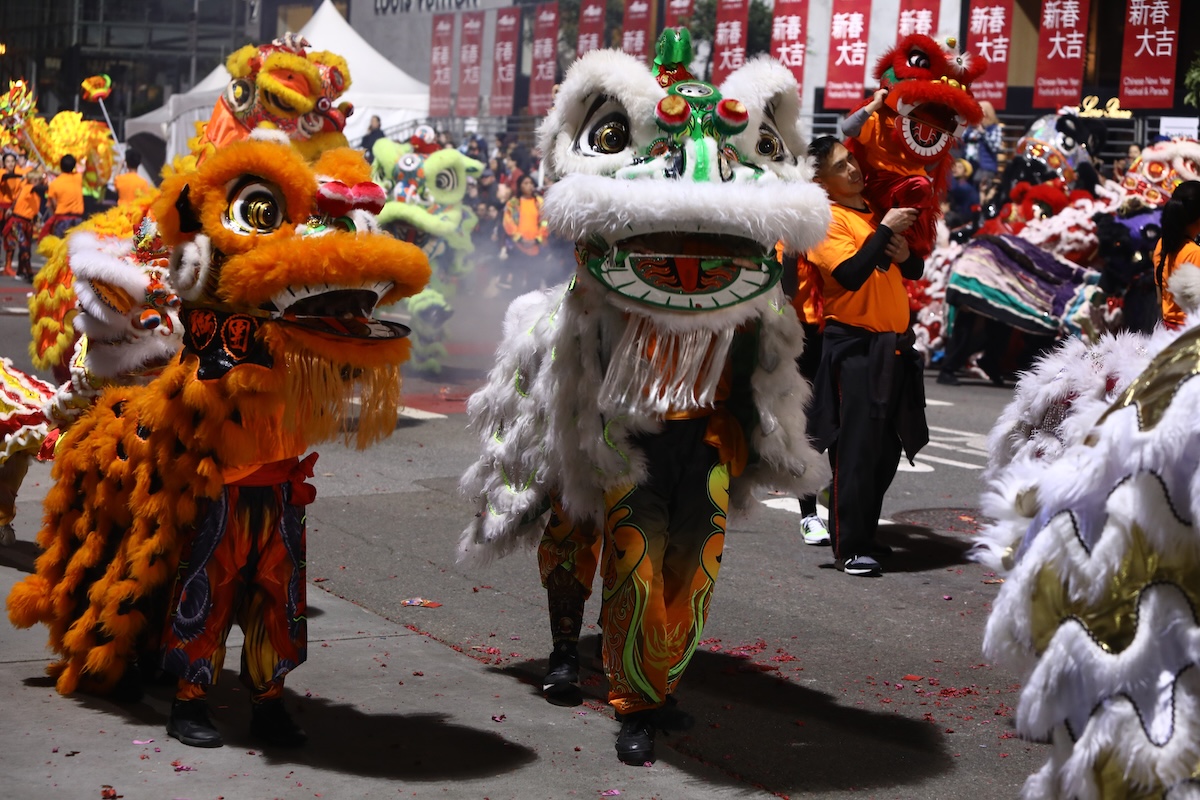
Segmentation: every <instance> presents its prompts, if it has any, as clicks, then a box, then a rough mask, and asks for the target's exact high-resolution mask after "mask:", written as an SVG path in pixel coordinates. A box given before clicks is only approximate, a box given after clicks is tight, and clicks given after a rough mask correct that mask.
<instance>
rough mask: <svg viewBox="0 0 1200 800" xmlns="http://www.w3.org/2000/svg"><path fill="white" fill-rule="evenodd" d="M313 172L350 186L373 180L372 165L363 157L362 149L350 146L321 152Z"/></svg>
mask: <svg viewBox="0 0 1200 800" xmlns="http://www.w3.org/2000/svg"><path fill="white" fill-rule="evenodd" d="M313 172H315V173H317V174H318V175H328V176H329V177H331V178H335V179H337V180H339V181H341V182H342V183H344V184H347V185H350V186H352V185H354V184H356V183H365V182H366V181H369V180H371V165H370V164H368V163H367V160H366V159H365V158H363V154H362V151H361V150H355V149H353V148H350V147H342V148H338V149H336V150H328V151H326V152H324V153H321V155H320V157H319V158H318V159H317V161H316V163H315V164H313Z"/></svg>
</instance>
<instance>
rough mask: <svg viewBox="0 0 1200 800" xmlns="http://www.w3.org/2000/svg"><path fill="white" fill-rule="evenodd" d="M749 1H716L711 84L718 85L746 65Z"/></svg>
mask: <svg viewBox="0 0 1200 800" xmlns="http://www.w3.org/2000/svg"><path fill="white" fill-rule="evenodd" d="M749 16H750V0H717V29H716V31H714V32H713V49H712V81H711V82H712V83H714V84H717V85H720V83H721V81H723V80H725V78H727V77H728V76H729V73H731V72H733V71H734V70H735V69H737V68H738V67H740V66H742V65H743V64H745V63H746V23H747V22H748V20H749Z"/></svg>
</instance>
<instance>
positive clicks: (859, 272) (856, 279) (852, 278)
mask: <svg viewBox="0 0 1200 800" xmlns="http://www.w3.org/2000/svg"><path fill="white" fill-rule="evenodd" d="M891 238H892V229H891V228H889V227H887V226H886V225H880V226H879V228H878V229H877V230H876V231H875V232H874V233H873V234H871V236H870V237H869V238H868V239H867V240H866V241H865V242H863V246H862V247H860V248H859V250H858V253H856V254H855V255H853V256H850V258H847V259H846V260H845V261H843V262H842V263H840V264H838V265H837V266H836V267H834V268H833V278H834V280H836V281H837V282H838V283H840V284H841V285H842V286H843V287H845V288H846V289H849V290H850V291H852V292H856V291H858V290H859V289H860V288H862V285H863V284H864V283H866V282H867V278H869V277H871V271H872V270H874V269H887V268H888V265H889V264H891V259H889V258H888V256H887V245H888V242H889V241H891Z"/></svg>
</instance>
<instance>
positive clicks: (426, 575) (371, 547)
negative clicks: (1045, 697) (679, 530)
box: [0, 280, 1049, 800]
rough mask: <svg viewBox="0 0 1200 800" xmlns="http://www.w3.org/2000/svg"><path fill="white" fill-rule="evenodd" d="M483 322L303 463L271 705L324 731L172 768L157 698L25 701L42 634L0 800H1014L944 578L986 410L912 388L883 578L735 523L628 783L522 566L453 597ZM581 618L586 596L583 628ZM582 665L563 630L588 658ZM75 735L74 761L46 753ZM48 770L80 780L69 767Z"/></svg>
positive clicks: (968, 605)
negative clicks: (571, 679)
mask: <svg viewBox="0 0 1200 800" xmlns="http://www.w3.org/2000/svg"><path fill="white" fill-rule="evenodd" d="M21 294H22V287H21V286H20V285H18V284H16V282H15V281H11V280H3V281H0V309H2V312H0V354H2V355H5V356H8V357H10V358H12V359H13V360H14V362H16V363H17V364H18V365H19V366H20V365H22V364H25V365H28V356H27V354H25V353H24V350H25V348H26V346H27V342H28V318H27V317H25V316H21V315H19V314H16V313H12V310H14V309H15V310H17V311H19V310H20V309H21V307H22V306H23V297H22V296H21ZM503 305H504V302H503V298H481V297H476V298H475V299H474V300H472V299H471V298H465V299H464V300H462V301H460V308H459V309H458V313H457V314H456V315H455V317H454V318H453V319H452V320H451V323H450V324H451V327H452V335H453V337H454V339H455V343H454V346H453V347H452V358H451V362H450V367H449V368H448V370H447V371H446V372H445V373H444V374H443V375H442V376H440V377H438V378H436V379H427V378H418V377H416V376H408V377H407V378H406V384H405V386H406V395H407V396H408V401H409V404H410V407H409V408H408V409H406V410H405V411H404V412H403V413H402V414H401V416H400V418H399V419H398V424H397V429H396V432H395V434H394V435H393V436H392V437H391V438H390V439H389V440H387V441H386V442H384V443H383V444H381V445H379V446H376V447H375V448H373V449H371V450H369V451H366V452H362V453H360V452H355V451H351V450H348V449H346V448H344V447H342V446H341V445H337V444H330V445H324V446H322V447H320V448H318V449H319V451H320V453H321V456H320V460H319V461H318V462H317V467H316V478H315V481H314V483H315V484H316V486H317V492H318V495H317V500H316V502H315V503H314V504H313V505H311V506H309V508H308V526H309V533H308V550H309V552H308V577H309V582H310V586H309V598H310V604H311V605H312V606H313V611H314V613H312V614H310V618H311V619H310V625H309V631H310V639H312V641H313V644H312V646H311V648H310V656H309V662H308V663H307V664H305V665H304V666H302V667H301V668H300V669H298V670H297V671H296V672H295V673H294V674H293V676H291V677H290V678H289V683H288V685H289V703H290V704H292V705H294V707H296V708H297V709H298V711H299V714H300V718H301V719H302V720H303V721H304V722H305V724H306V726H307V727H308V728H309V729H310V731H312V730H313V729H314V728H319V729H320V731H321V735H320V736H317V735H314V742H313V743H312V744H310V746H309V748H308V754H305V753H298V754H292V755H288V756H286V757H284V756H280V755H278V754H270V753H267V754H264V753H263V752H261V751H257V750H256V749H255V748H253V744H252V742H248V741H246V740H244V739H234V740H232V742H233V743H232V744H231V745H230V746H227V747H225V748H223V749H222V750H220V751H196V750H193V749H190V748H184V747H182V746H181V745H179V744H178V743H177V742H174V741H173V740H168V739H166V737H165V733H164V731H163V725H164V724H165V714H166V707H167V705H168V704H169V697H170V693H169V690H166V689H163V690H161V691H160V690H154V691H152V692H151V693H150V694H149V695H148V696H147V699H146V700H145V701H143V702H142V703H141V704H137V705H135V706H132V707H129V706H119V705H116V704H114V703H110V702H108V701H104V700H97V699H93V698H86V697H81V698H70V699H63V698H60V697H58V696H57V695H56V694H55V693H54V692H53V689H52V687H50V686H49V684H48V683H47V681H46V680H45V678H43V677H42V665H43V664H44V661H45V658H44V656H43V655H42V654H40V653H38V644H39V643H40V642H44V631H40V630H35V631H13V630H12V629H11V628H9V626H8V624H7V622H5V623H2V624H0V682H3V683H4V684H5V685H3V688H2V690H0V697H2V698H3V703H4V705H5V708H6V709H13V710H14V711H18V714H11V713H7V712H6V714H5V716H6V717H7V718H8V721H7V722H6V723H5V725H4V726H0V753H2V754H3V755H0V778H3V779H4V781H5V782H6V783H7V785H8V786H11V787H15V788H14V789H12V790H10V791H9V795H10V796H13V797H31V798H32V797H38V798H40V797H97V796H100V793H101V791H102V788H101V787H102V786H103V785H111V786H113V787H116V788H115V790H114V791H119V792H120V793H121V794H122V795H123V796H125V797H129V798H134V797H189V798H198V797H218V796H224V797H229V798H234V797H237V798H241V797H246V798H258V797H264V798H265V797H286V798H300V797H313V796H317V797H321V796H324V797H338V798H340V797H347V798H348V797H462V798H484V797H487V798H492V799H493V800H495V798H501V797H514V798H537V797H548V798H559V797H584V798H586V797H613V796H621V797H660V798H708V797H720V798H725V797H735V796H736V797H771V796H779V797H829V798H841V797H850V796H854V797H878V798H946V799H947V800H951V799H953V800H960V799H961V798H966V797H970V798H972V800H988V799H990V798H1009V797H1015V796H1016V795H1017V793H1018V791H1019V788H1020V786H1021V784H1022V782H1023V780H1024V778H1025V777H1026V776H1027V775H1028V774H1029V773H1031V772H1033V771H1034V770H1036V769H1037V768H1038V767H1040V766H1041V764H1042V763H1043V762H1044V761H1045V760H1046V758H1047V757H1048V756H1049V748H1048V746H1046V745H1042V744H1036V743H1030V742H1025V741H1022V740H1020V739H1019V738H1016V737H1015V735H1014V733H1013V726H1012V713H1013V708H1014V707H1015V706H1016V699H1017V693H1018V691H1019V689H1020V687H1019V685H1017V684H1016V681H1015V679H1014V677H1013V676H1012V675H1010V674H1008V673H1006V672H1005V671H1003V670H1001V669H998V668H995V667H993V666H992V665H990V664H988V663H986V662H985V661H984V659H983V656H982V654H981V651H980V643H981V639H982V631H983V626H984V624H985V621H986V617H987V614H988V613H989V611H990V606H991V601H992V599H993V598H994V597H995V595H996V593H997V591H998V589H999V585H998V584H999V579H998V578H997V576H995V575H993V574H991V573H990V572H988V571H987V570H985V569H984V568H982V567H980V566H979V565H976V564H974V563H973V562H971V561H970V560H969V559H968V556H967V551H968V549H969V547H970V546H971V534H972V533H973V532H974V531H975V530H977V528H978V526H979V524H980V519H979V516H978V512H977V506H978V494H979V489H980V484H979V476H980V472H981V469H982V467H983V465H984V463H985V460H986V435H987V432H988V430H989V428H990V427H991V425H992V423H993V422H994V420H995V418H996V416H997V414H998V413H999V412H1000V410H1001V409H1002V407H1003V406H1004V404H1005V403H1006V402H1007V401H1008V400H1009V399H1010V397H1011V388H1009V389H1004V388H996V387H993V386H991V385H990V384H988V383H987V382H986V381H972V380H966V381H964V384H963V385H962V386H959V387H945V386H940V385H937V384H936V383H935V382H934V380H933V374H932V373H931V374H930V375H929V376H927V379H926V383H927V393H928V396H929V407H928V409H927V415H928V418H929V422H930V425H931V429H932V433H933V441H932V442H931V444H930V446H929V447H928V448H926V449H925V450H924V451H923V452H922V454H921V455H920V457H919V458H918V460H917V464H916V465H915V466H908V465H905V469H904V470H903V471H901V473H900V474H899V475H898V476H897V478H896V481H895V483H894V484H893V487H892V490H891V492H890V493H889V495H888V498H887V501H886V503H885V506H884V519H885V520H886V524H885V526H884V528H883V532H882V536H881V538H882V539H883V540H884V541H885V542H886V543H888V544H890V545H892V546H893V547H894V548H895V550H896V552H895V555H894V556H893V558H892V559H891V560H890V561H888V562H885V568H886V574H885V575H884V576H883V577H882V578H878V579H864V578H854V577H849V576H846V575H843V574H842V573H839V572H837V571H836V570H835V569H833V563H832V557H831V554H830V551H829V549H828V548H818V547H807V546H805V545H804V544H803V543H802V541H801V539H800V536H799V515H798V513H797V508H796V505H795V500H794V499H793V498H786V497H766V498H763V499H762V502H761V503H760V504H759V506H758V508H756V510H755V511H754V513H753V514H750V515H747V516H738V517H734V518H732V519H731V520H730V523H729V534H728V536H727V539H726V550H725V555H724V559H723V561H722V568H721V575H720V580H719V582H718V585H717V589H716V595H715V598H714V600H713V603H712V609H711V614H710V617H709V623H708V626H707V628H706V629H705V639H704V642H703V644H702V647H701V649H700V651H699V652H698V653H697V655H696V657H695V659H694V660H693V662H692V664H691V666H690V667H689V670H688V672H687V674H686V675H685V677H684V679H683V681H682V683H681V685H680V688H679V692H678V699H679V709H680V711H681V712H686V715H687V716H686V717H683V716H681V724H680V725H679V726H678V727H679V728H680V729H678V730H674V731H672V732H670V733H669V734H666V735H661V736H660V738H659V742H658V755H659V760H658V762H657V763H656V764H655V765H654V766H653V767H650V768H645V769H643V768H635V767H625V766H623V765H621V764H620V763H619V762H618V761H617V760H616V758H615V755H614V753H613V750H612V741H613V737H614V736H615V733H616V728H617V726H616V723H615V722H613V721H612V719H611V712H610V711H609V710H608V709H607V706H606V705H605V704H604V700H603V698H604V681H603V677H602V676H601V675H600V674H599V673H598V672H597V671H596V669H595V667H596V666H597V665H596V664H595V662H594V660H592V659H589V658H585V667H586V668H585V671H584V689H585V700H584V704H583V705H582V706H579V707H577V708H561V707H555V706H551V705H548V704H547V703H545V702H544V701H543V700H542V699H541V698H540V696H539V694H538V685H537V684H538V681H539V680H540V677H541V674H542V672H543V671H544V669H545V663H546V662H545V659H546V655H547V653H548V651H549V648H550V637H549V623H548V616H547V611H546V607H545V596H544V593H543V591H542V589H541V587H540V586H539V584H538V579H537V567H536V563H535V559H534V557H533V554H532V553H528V554H515V555H513V556H510V557H508V558H506V559H503V560H501V561H499V562H496V563H494V564H492V565H490V566H488V567H486V568H482V569H478V570H464V569H462V568H460V567H458V566H457V565H456V564H455V563H454V545H455V542H456V540H457V537H458V535H459V533H460V531H461V530H462V528H463V526H464V525H465V524H466V522H467V520H468V519H469V518H470V515H471V513H472V509H471V508H470V507H469V506H468V505H467V503H466V502H465V501H464V500H463V499H462V498H461V497H459V495H458V494H457V492H456V486H457V482H458V476H459V475H460V474H461V473H462V471H463V469H464V468H465V467H466V466H467V465H468V464H469V463H470V462H471V460H472V459H473V458H474V456H475V452H476V445H475V440H474V438H473V436H472V435H471V434H469V433H468V432H467V431H466V430H465V425H464V422H465V417H464V416H463V414H462V410H463V401H464V400H465V398H466V396H467V395H468V394H469V392H470V391H471V390H472V389H473V388H474V387H475V386H477V385H478V384H479V382H480V381H481V380H482V378H483V374H484V370H485V369H486V367H487V364H488V362H489V361H490V352H491V350H492V349H493V348H494V346H495V341H496V338H497V331H498V324H499V319H500V315H501V313H502V311H503ZM468 322H469V324H470V326H471V328H472V329H470V330H468V329H467V326H468ZM48 482H49V468H48V467H47V466H45V465H36V466H35V467H34V468H33V469H32V470H31V472H30V475H29V477H28V479H27V481H26V486H25V488H24V491H23V493H22V495H21V502H20V503H19V516H18V520H17V522H16V528H17V532H18V538H19V541H18V543H17V544H16V545H15V546H14V547H13V548H9V549H7V550H0V579H2V582H0V588H2V589H4V591H7V587H8V586H10V585H11V584H12V583H14V582H15V581H17V580H19V579H20V578H21V577H22V576H23V575H24V574H25V573H26V572H28V571H29V570H30V569H32V561H33V558H34V557H35V555H36V547H35V545H33V544H32V542H33V540H34V537H35V535H36V529H37V524H38V520H39V516H40V508H39V506H40V501H41V498H42V497H43V496H44V494H45V491H46V487H47V484H48ZM421 601H428V603H422V602H421ZM430 603H432V604H438V605H430ZM598 608H599V597H598V593H597V594H596V595H595V596H593V598H592V599H591V601H590V602H589V608H588V617H587V618H588V619H589V620H595V618H596V614H597V613H598ZM595 640H596V629H595V627H594V626H588V629H587V630H585V640H584V644H583V649H584V652H585V654H586V653H590V652H592V650H593V649H594V644H595ZM235 664H236V659H235V658H232V657H231V658H229V659H228V660H227V662H226V666H227V670H228V668H229V667H230V666H231V665H235ZM217 691H218V693H221V692H223V693H224V694H218V695H215V697H224V698H226V700H227V701H228V702H227V703H226V705H228V708H229V710H228V711H223V710H222V711H218V713H217V718H218V722H219V723H222V724H228V725H230V726H237V725H244V723H245V719H246V715H245V713H244V709H241V708H240V706H238V704H237V703H236V702H234V700H235V699H236V698H235V697H234V695H235V693H236V692H237V681H236V676H235V675H227V676H226V677H225V679H224V680H223V682H222V684H221V688H219V689H218V690H217ZM226 705H220V706H219V708H220V709H225V708H226ZM76 731H77V732H78V736H79V737H81V738H80V739H79V741H83V742H85V743H86V746H85V745H81V744H72V743H71V742H73V741H76V740H73V739H70V735H69V734H71V733H72V732H76ZM96 731H100V733H99V734H97V733H96ZM106 731H107V732H108V733H106ZM100 734H104V735H103V736H101V735H100ZM151 738H154V739H156V740H157V744H155V745H150V744H147V743H146V741H147V740H148V739H151ZM68 740H70V741H68ZM130 742H132V744H130ZM139 743H141V744H139ZM160 747H161V750H160V749H159V748H160ZM71 748H73V749H75V750H76V751H78V752H79V755H78V756H72V757H70V758H68V757H67V756H69V755H71V754H70V753H69V752H67V751H69V750H70V749H71ZM89 759H90V760H89ZM170 760H176V761H178V762H179V764H175V765H173V766H167V762H168V761H170ZM180 765H182V766H184V767H186V768H187V769H184V770H180V769H178V767H179V766H180ZM239 776H241V777H239ZM139 787H140V788H139ZM13 791H16V793H15V794H14V793H13Z"/></svg>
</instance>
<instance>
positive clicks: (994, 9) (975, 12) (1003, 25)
mask: <svg viewBox="0 0 1200 800" xmlns="http://www.w3.org/2000/svg"><path fill="white" fill-rule="evenodd" d="M1012 17H1013V0H971V5H970V8H968V9H967V50H969V51H970V52H972V53H978V54H979V55H981V56H983V57H984V58H986V59H987V60H988V62H989V63H990V65H991V66H989V67H988V71H987V73H985V74H984V76H983V77H982V78H980V79H979V80H977V81H975V82H974V83H972V84H971V94H973V95H975V99H976V100H979V101H981V102H982V101H984V100H986V101H988V102H989V103H991V104H992V107H993V108H995V109H996V110H997V111H1003V110H1004V107H1005V105H1006V104H1007V102H1008V51H1009V48H1010V47H1011V45H1012Z"/></svg>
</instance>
